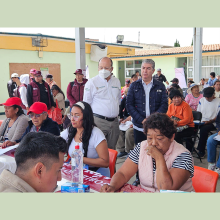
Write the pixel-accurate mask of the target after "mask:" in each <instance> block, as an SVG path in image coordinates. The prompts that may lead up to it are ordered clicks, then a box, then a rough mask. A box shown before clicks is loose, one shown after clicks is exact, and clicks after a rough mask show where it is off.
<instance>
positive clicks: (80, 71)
mask: <svg viewBox="0 0 220 220" xmlns="http://www.w3.org/2000/svg"><path fill="white" fill-rule="evenodd" d="M77 73H79V74H82V75H83V72H82V70H81V69H77V70H76V71H75V73H74V74H77Z"/></svg>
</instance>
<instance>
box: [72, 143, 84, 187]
mask: <svg viewBox="0 0 220 220" xmlns="http://www.w3.org/2000/svg"><path fill="white" fill-rule="evenodd" d="M71 170H72V183H73V184H74V185H80V184H83V153H82V151H81V150H80V149H79V144H78V143H76V145H75V150H74V151H73V153H72V155H71Z"/></svg>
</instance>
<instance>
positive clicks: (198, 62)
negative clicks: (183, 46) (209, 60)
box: [193, 28, 203, 83]
mask: <svg viewBox="0 0 220 220" xmlns="http://www.w3.org/2000/svg"><path fill="white" fill-rule="evenodd" d="M202 32H203V28H193V80H194V82H195V83H199V82H200V79H201V78H202V77H201V76H202V72H201V71H202Z"/></svg>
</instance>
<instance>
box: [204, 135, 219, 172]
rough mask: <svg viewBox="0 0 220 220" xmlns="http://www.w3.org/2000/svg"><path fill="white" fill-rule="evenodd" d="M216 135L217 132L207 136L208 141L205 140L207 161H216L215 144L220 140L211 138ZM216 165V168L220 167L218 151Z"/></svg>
mask: <svg viewBox="0 0 220 220" xmlns="http://www.w3.org/2000/svg"><path fill="white" fill-rule="evenodd" d="M217 135H218V133H216V134H213V135H211V136H210V137H209V138H208V141H207V154H208V155H207V160H208V162H209V163H215V162H216V148H217V145H218V144H220V142H219V141H216V140H214V139H213V138H214V137H215V136H217ZM216 166H217V167H218V168H220V152H219V158H218V160H217V164H216Z"/></svg>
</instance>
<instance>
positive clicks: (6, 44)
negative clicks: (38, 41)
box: [0, 35, 135, 57]
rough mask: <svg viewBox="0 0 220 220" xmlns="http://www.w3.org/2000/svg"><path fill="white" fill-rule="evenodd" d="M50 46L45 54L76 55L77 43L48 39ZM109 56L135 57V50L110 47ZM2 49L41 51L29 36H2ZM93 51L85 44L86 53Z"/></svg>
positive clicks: (44, 49)
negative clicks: (34, 45) (33, 44)
mask: <svg viewBox="0 0 220 220" xmlns="http://www.w3.org/2000/svg"><path fill="white" fill-rule="evenodd" d="M47 41H48V46H47V47H43V51H45V52H63V53H75V42H74V41H67V40H61V39H60V40H58V39H47ZM107 47H108V52H107V55H108V56H109V57H114V56H125V55H131V56H132V55H135V49H133V48H126V47H116V46H111V45H108V46H107ZM0 49H7V50H8V49H9V50H29V51H35V50H39V48H37V47H33V46H32V37H27V36H4V35H3V36H0ZM90 51H91V44H88V43H86V44H85V52H86V54H89V53H90Z"/></svg>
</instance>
